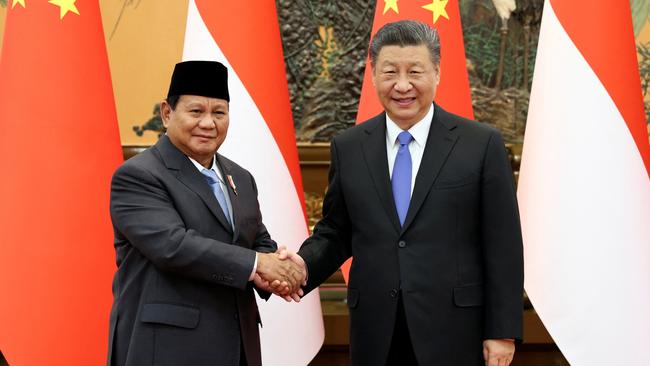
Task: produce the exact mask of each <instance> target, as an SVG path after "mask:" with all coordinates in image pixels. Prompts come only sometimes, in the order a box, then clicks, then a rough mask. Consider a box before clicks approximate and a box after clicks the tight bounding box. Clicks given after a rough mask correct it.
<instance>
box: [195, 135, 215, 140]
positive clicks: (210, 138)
mask: <svg viewBox="0 0 650 366" xmlns="http://www.w3.org/2000/svg"><path fill="white" fill-rule="evenodd" d="M194 137H196V138H198V139H201V140H213V139H216V138H217V136H210V135H194Z"/></svg>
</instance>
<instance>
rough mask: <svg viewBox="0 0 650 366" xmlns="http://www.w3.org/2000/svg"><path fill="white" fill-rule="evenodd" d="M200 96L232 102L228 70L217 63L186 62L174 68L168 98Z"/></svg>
mask: <svg viewBox="0 0 650 366" xmlns="http://www.w3.org/2000/svg"><path fill="white" fill-rule="evenodd" d="M180 95H200V96H202V97H210V98H219V99H224V100H226V101H228V102H229V101H230V95H229V94H228V69H227V68H226V67H225V66H224V65H223V64H221V63H220V62H217V61H184V62H179V63H177V64H176V66H175V67H174V73H173V74H172V80H171V82H170V83H169V92H167V97H168V98H169V97H171V96H180Z"/></svg>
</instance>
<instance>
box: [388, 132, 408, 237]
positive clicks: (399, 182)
mask: <svg viewBox="0 0 650 366" xmlns="http://www.w3.org/2000/svg"><path fill="white" fill-rule="evenodd" d="M412 140H413V136H411V134H410V133H409V132H408V131H402V132H400V134H399V135H398V136H397V141H399V150H398V151H397V156H396V157H395V164H393V176H392V178H391V185H392V186H393V199H395V208H397V216H398V217H399V223H400V224H401V225H404V220H405V219H406V213H407V212H408V210H409V202H410V201H411V176H412V174H413V170H412V169H413V163H412V161H411V153H410V152H409V143H410V142H411V141H412Z"/></svg>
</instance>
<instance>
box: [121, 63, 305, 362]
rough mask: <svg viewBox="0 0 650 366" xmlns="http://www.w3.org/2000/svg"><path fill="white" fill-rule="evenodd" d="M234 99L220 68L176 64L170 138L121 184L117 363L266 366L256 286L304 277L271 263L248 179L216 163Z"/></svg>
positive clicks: (289, 285)
mask: <svg viewBox="0 0 650 366" xmlns="http://www.w3.org/2000/svg"><path fill="white" fill-rule="evenodd" d="M229 100H230V97H229V94H228V82H227V69H226V68H225V67H224V66H223V65H222V64H220V63H218V62H209V61H188V62H182V63H179V64H177V65H176V67H175V69H174V73H173V75H172V80H171V85H170V88H169V93H168V96H167V99H166V100H165V101H163V102H162V104H161V118H162V120H163V123H164V125H165V127H166V129H167V134H166V135H165V136H163V137H161V138H160V140H159V141H158V142H157V143H156V145H155V146H153V147H152V148H150V149H148V150H146V151H144V152H143V153H141V154H140V155H138V156H136V157H134V158H132V159H130V160H128V161H127V162H125V163H124V164H123V165H122V166H121V167H120V168H118V169H117V171H116V172H115V175H114V176H113V181H112V186H111V205H110V209H111V218H112V220H113V227H114V231H115V250H116V253H117V266H118V269H117V273H116V274H115V279H114V282H113V294H114V303H113V308H112V311H111V317H110V344H109V356H108V364H109V365H119V366H123V365H133V366H141V365H193V366H200V365H205V366H208V365H210V366H213V365H232V366H235V365H261V354H260V343H259V330H258V324H261V321H260V317H259V313H258V310H257V305H256V302H255V296H254V292H253V288H254V287H257V288H258V290H259V293H260V295H261V296H262V297H263V298H268V296H269V293H268V292H266V291H262V290H270V289H271V287H269V285H268V281H281V282H283V283H284V285H285V290H284V292H285V294H286V293H287V292H288V291H292V290H294V289H296V288H299V287H300V283H301V282H302V281H303V279H304V278H303V274H302V270H301V269H300V268H299V267H297V266H296V265H295V264H294V263H293V262H291V261H282V260H280V259H279V257H278V255H277V254H276V253H274V252H275V251H276V249H277V246H276V243H275V242H274V241H273V240H271V237H270V236H269V233H268V232H267V231H266V228H265V227H264V224H263V223H262V217H261V214H260V209H259V204H258V201H257V188H256V185H255V180H254V179H253V177H252V176H251V174H250V173H249V172H248V171H246V170H245V169H243V168H242V167H240V166H239V165H237V164H236V163H234V162H232V161H231V160H229V159H227V158H226V157H224V156H222V155H220V154H218V153H217V149H218V148H219V146H220V145H221V144H222V143H223V141H224V139H225V138H226V132H227V130H228V124H229V114H228V106H229V104H228V103H229ZM260 288H261V289H262V290H260ZM274 289H275V290H276V291H278V292H283V291H282V290H280V289H279V288H274ZM294 292H295V291H294Z"/></svg>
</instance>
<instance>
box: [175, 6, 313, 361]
mask: <svg viewBox="0 0 650 366" xmlns="http://www.w3.org/2000/svg"><path fill="white" fill-rule="evenodd" d="M183 60H215V61H219V62H222V63H223V64H224V65H226V66H227V67H228V69H229V75H228V81H229V82H228V87H229V89H230V99H231V101H230V127H229V129H228V138H226V142H225V143H224V144H223V146H221V148H220V149H219V152H220V153H222V154H224V155H225V156H227V157H229V158H232V159H233V160H234V161H236V162H237V163H238V164H240V165H242V166H243V167H244V168H246V169H248V170H249V171H250V172H251V173H252V174H253V176H254V177H255V178H256V180H257V188H258V190H259V201H260V205H261V209H262V215H263V217H264V223H265V224H266V226H267V228H268V230H269V232H270V233H271V236H272V237H273V238H274V239H275V241H277V242H278V244H279V245H286V246H287V247H288V248H289V249H290V250H293V251H297V250H298V248H299V247H300V245H301V244H302V242H303V240H305V239H306V238H307V236H308V229H307V223H306V220H305V213H304V206H303V204H302V202H303V190H302V181H301V177H300V168H299V165H298V152H297V149H296V142H295V137H294V136H295V133H294V128H293V119H292V117H291V106H290V104H289V90H288V88H287V81H286V74H285V68H284V58H283V55H282V44H281V42H280V28H279V25H278V21H277V13H276V10H275V2H274V1H254V0H239V1H210V0H196V1H195V0H190V1H189V9H188V14H187V28H186V31H185V44H184V48H183ZM235 183H236V182H235ZM258 304H259V306H260V312H261V316H262V321H263V322H264V327H263V328H262V330H261V342H262V361H263V363H264V364H265V365H270V366H273V365H300V366H304V365H306V364H307V363H309V361H311V360H312V359H313V357H314V356H315V355H316V353H317V352H318V350H319V349H320V347H321V345H322V344H323V339H324V330H323V318H322V315H321V308H320V298H319V295H318V291H317V290H315V291H313V292H311V293H310V294H309V295H308V296H306V297H304V298H303V299H302V301H301V302H300V303H299V304H296V303H286V302H285V301H284V300H282V299H280V298H279V297H276V296H273V297H271V299H270V300H269V301H268V302H265V301H258Z"/></svg>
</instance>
